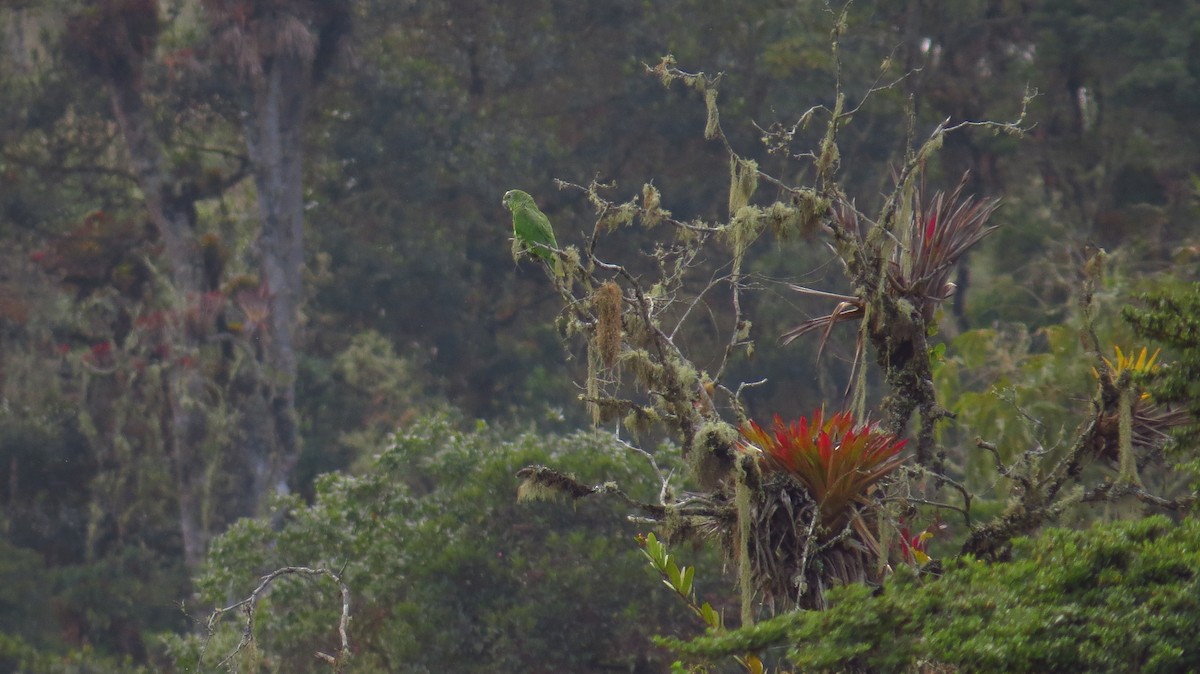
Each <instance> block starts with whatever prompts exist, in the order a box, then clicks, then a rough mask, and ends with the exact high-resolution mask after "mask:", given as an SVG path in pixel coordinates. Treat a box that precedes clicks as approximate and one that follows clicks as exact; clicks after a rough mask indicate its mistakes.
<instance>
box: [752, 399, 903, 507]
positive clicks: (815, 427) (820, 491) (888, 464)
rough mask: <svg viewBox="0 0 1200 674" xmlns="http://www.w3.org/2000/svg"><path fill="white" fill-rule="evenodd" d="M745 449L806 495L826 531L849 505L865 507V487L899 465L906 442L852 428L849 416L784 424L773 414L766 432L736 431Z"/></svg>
mask: <svg viewBox="0 0 1200 674" xmlns="http://www.w3.org/2000/svg"><path fill="white" fill-rule="evenodd" d="M741 432H742V437H744V438H745V441H744V443H745V445H746V446H753V447H757V448H758V449H760V450H762V452H763V454H762V460H763V463H764V464H765V466H766V467H767V468H768V469H771V470H775V471H779V472H783V473H786V474H788V475H790V476H792V477H793V478H795V479H796V480H797V481H798V482H800V484H802V485H803V486H804V487H805V489H807V490H808V492H809V494H810V495H811V496H812V498H813V500H814V501H816V503H817V505H818V506H819V507H820V509H821V519H822V520H823V523H824V524H825V525H826V526H832V525H834V524H835V523H837V522H838V521H840V520H841V519H842V517H843V515H845V511H846V509H847V508H849V506H850V505H851V503H853V502H855V501H857V502H865V499H866V496H867V492H868V490H869V488H870V487H871V485H873V484H875V483H876V482H877V481H879V480H880V479H881V478H882V477H884V476H885V475H887V474H888V473H890V472H892V471H893V470H895V469H896V468H897V467H899V465H900V464H901V463H902V462H903V461H904V457H902V456H900V450H901V449H903V448H904V445H905V443H906V442H907V441H906V440H901V439H898V438H896V437H895V436H894V435H891V434H889V433H884V432H882V431H880V430H879V429H878V428H877V427H876V426H875V425H874V424H871V423H864V424H856V423H855V421H854V417H853V416H851V414H850V413H849V412H837V413H835V414H832V415H830V416H829V417H828V418H826V417H825V413H824V411H823V410H817V411H816V412H814V413H813V415H812V421H811V422H810V421H809V420H808V419H806V418H804V417H801V418H800V419H799V420H798V421H794V422H791V423H786V422H784V421H783V419H781V418H780V417H779V416H778V415H776V416H775V421H774V424H773V425H772V426H771V428H770V430H767V429H764V428H763V427H762V426H759V425H758V424H757V423H756V422H753V421H751V422H750V423H749V424H748V425H746V426H743V427H742V429H741Z"/></svg>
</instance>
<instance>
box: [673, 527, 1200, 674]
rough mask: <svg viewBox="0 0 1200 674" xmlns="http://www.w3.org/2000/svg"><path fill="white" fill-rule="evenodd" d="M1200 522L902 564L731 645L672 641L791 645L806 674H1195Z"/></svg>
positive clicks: (693, 652) (702, 651) (726, 648)
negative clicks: (923, 668) (937, 569)
mask: <svg viewBox="0 0 1200 674" xmlns="http://www.w3.org/2000/svg"><path fill="white" fill-rule="evenodd" d="M1197 569H1200V521H1198V520H1196V519H1192V518H1188V519H1185V520H1183V521H1182V522H1179V523H1173V522H1171V521H1169V520H1167V519H1165V518H1163V517H1152V518H1148V519H1144V520H1138V521H1132V522H1117V523H1109V524H1103V525H1095V526H1093V527H1092V528H1090V529H1087V530H1083V531H1072V530H1066V529H1054V530H1048V531H1046V532H1044V533H1043V534H1042V535H1040V536H1038V537H1037V538H1035V539H1022V540H1019V541H1017V543H1016V545H1015V546H1014V550H1013V556H1012V560H1011V561H1008V562H1003V563H996V564H987V563H984V562H979V561H974V560H972V559H970V558H967V559H963V560H961V561H958V562H955V563H953V564H951V565H949V567H948V568H946V569H945V571H944V573H943V575H941V576H940V577H939V576H933V575H918V574H916V573H915V572H914V571H912V570H910V569H908V568H906V567H901V568H900V569H898V570H897V572H896V574H895V575H894V576H893V577H892V578H890V579H889V580H888V582H887V583H886V584H885V585H884V586H883V587H882V589H880V590H878V591H872V590H871V589H870V588H867V587H863V586H852V587H846V588H843V589H840V590H837V591H835V592H833V593H831V602H832V605H831V607H830V609H829V610H827V611H822V612H797V613H791V614H786V615H784V616H781V617H778V618H775V619H772V620H769V621H766V622H764V623H761V624H759V625H757V626H755V627H754V628H751V629H747V630H738V631H736V632H733V633H730V634H728V635H723V636H714V637H708V636H706V637H701V638H697V639H695V640H693V641H691V642H688V643H682V642H678V641H670V642H669V643H670V645H672V646H674V647H675V648H677V649H678V650H679V652H681V653H682V654H684V655H686V656H688V657H693V658H697V657H699V658H712V657H719V656H722V655H727V654H735V653H741V652H746V651H747V650H757V649H762V648H765V647H768V646H772V645H780V644H786V645H788V646H789V648H790V650H789V652H788V659H789V660H791V661H792V662H793V663H794V664H795V665H796V666H797V667H799V668H802V669H803V670H804V671H810V672H845V671H870V672H877V673H886V672H897V673H899V672H910V671H918V670H917V663H918V662H923V663H926V664H930V665H941V666H950V667H953V668H956V669H957V671H963V672H980V673H984V674H986V673H988V672H996V673H1000V672H1031V673H1032V672H1049V671H1074V672H1113V673H1114V674H1115V673H1117V672H1130V671H1139V672H1159V673H1167V672H1190V671H1195V670H1196V668H1197V667H1200V645H1197V643H1196V640H1195V639H1194V634H1195V632H1196V630H1197V629H1198V628H1200V573H1198V572H1197Z"/></svg>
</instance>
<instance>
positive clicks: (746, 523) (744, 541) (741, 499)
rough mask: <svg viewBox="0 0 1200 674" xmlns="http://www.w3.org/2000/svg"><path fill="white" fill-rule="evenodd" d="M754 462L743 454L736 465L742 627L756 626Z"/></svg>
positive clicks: (735, 497)
mask: <svg viewBox="0 0 1200 674" xmlns="http://www.w3.org/2000/svg"><path fill="white" fill-rule="evenodd" d="M753 469H754V460H753V459H752V458H750V456H749V455H746V454H742V455H740V457H739V460H738V462H737V463H736V465H735V477H736V486H735V492H734V503H735V505H736V506H737V525H738V550H737V552H738V585H739V588H738V589H739V593H740V594H741V605H742V627H749V626H751V625H753V624H754V585H753V583H752V582H751V567H750V516H751V513H750V485H749V482H750V476H749V475H748V474H747V473H748V471H751V470H753Z"/></svg>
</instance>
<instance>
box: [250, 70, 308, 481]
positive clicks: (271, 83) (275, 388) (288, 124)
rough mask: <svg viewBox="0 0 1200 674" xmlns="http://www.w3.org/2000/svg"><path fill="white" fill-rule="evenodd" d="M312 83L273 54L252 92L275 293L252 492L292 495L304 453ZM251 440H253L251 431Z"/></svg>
mask: <svg viewBox="0 0 1200 674" xmlns="http://www.w3.org/2000/svg"><path fill="white" fill-rule="evenodd" d="M309 86H310V78H309V69H308V64H307V63H305V62H304V61H303V60H302V59H301V58H300V57H294V56H276V57H275V58H273V59H271V60H270V61H269V62H268V63H266V64H265V65H264V69H263V73H262V75H261V77H258V78H255V80H254V87H253V89H252V90H251V91H249V92H247V95H246V100H247V107H248V108H249V109H248V110H247V112H248V113H249V114H248V115H247V117H246V122H245V125H244V132H245V137H246V147H247V149H248V151H249V153H250V159H251V162H252V163H253V166H254V180H255V184H256V186H257V188H258V207H259V213H260V215H261V217H262V230H261V232H260V234H259V240H258V244H259V254H260V255H261V266H262V274H263V280H264V281H265V282H266V284H267V287H268V289H269V292H270V300H269V302H270V315H269V324H270V328H271V330H270V334H269V337H268V338H267V341H266V342H265V343H264V345H263V346H264V349H263V352H264V356H265V358H264V360H265V361H266V366H267V375H266V381H265V382H264V390H263V392H264V395H265V397H266V402H267V408H268V409H269V410H270V415H269V418H268V419H266V420H264V423H268V424H269V425H270V426H271V427H272V428H271V431H272V432H271V433H270V436H271V437H272V439H273V442H272V443H271V447H269V448H262V449H263V450H265V451H260V452H259V453H258V454H257V455H256V456H254V457H253V460H254V470H255V475H254V483H255V485H254V491H255V494H256V495H257V496H259V497H260V498H262V497H265V496H266V495H267V494H268V493H269V492H270V491H271V490H272V489H275V490H278V491H280V492H281V493H283V492H286V491H287V488H288V487H287V479H288V477H289V476H290V475H291V471H292V469H293V468H294V467H295V465H296V461H297V459H298V458H299V454H300V442H299V433H298V431H297V424H296V367H297V359H296V341H297V337H298V335H297V333H298V325H299V319H300V306H301V304H302V302H303V296H304V287H303V276H302V271H303V268H304V194H303V170H302V154H303V152H302V144H303V137H302V132H303V124H304V116H305V112H306V110H307V107H308V105H307V103H308V101H307V93H308V87H309ZM251 435H254V434H253V433H252V434H251Z"/></svg>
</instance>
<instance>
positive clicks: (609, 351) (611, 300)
mask: <svg viewBox="0 0 1200 674" xmlns="http://www.w3.org/2000/svg"><path fill="white" fill-rule="evenodd" d="M592 301H593V302H594V303H595V306H596V348H597V350H598V351H599V356H600V361H601V362H602V363H604V366H605V367H610V368H611V367H612V366H613V365H615V364H616V362H617V356H618V355H619V353H620V349H621V287H620V286H618V285H617V284H616V283H614V282H612V281H608V282H606V283H604V285H602V286H600V287H599V288H598V289H596V293H595V295H594V297H593V298H592Z"/></svg>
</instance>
